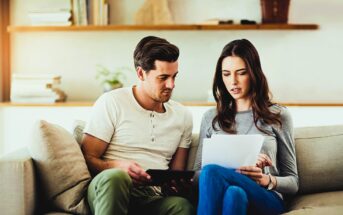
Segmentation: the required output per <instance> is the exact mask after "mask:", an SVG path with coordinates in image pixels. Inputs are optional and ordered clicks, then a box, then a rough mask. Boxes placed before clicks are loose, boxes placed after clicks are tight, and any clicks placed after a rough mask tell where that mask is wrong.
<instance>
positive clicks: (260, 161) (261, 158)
mask: <svg viewBox="0 0 343 215" xmlns="http://www.w3.org/2000/svg"><path fill="white" fill-rule="evenodd" d="M256 166H257V167H259V168H261V169H263V168H264V167H266V166H273V162H272V160H271V159H270V158H269V156H268V155H266V154H259V155H258V158H257V162H256Z"/></svg>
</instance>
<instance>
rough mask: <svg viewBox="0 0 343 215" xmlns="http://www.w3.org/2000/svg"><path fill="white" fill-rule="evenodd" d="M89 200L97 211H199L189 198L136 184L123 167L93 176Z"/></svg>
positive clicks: (111, 213)
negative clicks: (166, 194)
mask: <svg viewBox="0 0 343 215" xmlns="http://www.w3.org/2000/svg"><path fill="white" fill-rule="evenodd" d="M88 203H89V206H90V208H91V211H92V213H93V214H94V215H114V214H119V215H121V214H159V215H160V214H161V215H167V214H168V215H169V214H182V215H183V214H184V215H188V214H194V213H195V210H194V209H193V206H192V205H191V203H190V202H189V201H188V200H187V199H185V198H182V197H177V196H168V197H164V196H161V195H158V194H156V192H155V191H154V190H153V189H152V187H148V186H147V187H134V186H133V185H132V181H131V178H130V176H129V175H128V174H127V173H126V172H124V171H122V170H119V169H108V170H105V171H102V172H101V173H99V174H98V175H97V176H96V177H95V178H94V179H93V180H92V182H91V183H90V185H89V187H88Z"/></svg>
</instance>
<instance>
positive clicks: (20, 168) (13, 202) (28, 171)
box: [0, 149, 37, 214]
mask: <svg viewBox="0 0 343 215" xmlns="http://www.w3.org/2000/svg"><path fill="white" fill-rule="evenodd" d="M0 176H1V177H0V190H1V195H2V197H1V200H0V209H1V211H0V214H34V213H35V212H36V211H34V210H35V204H36V198H37V194H36V192H35V188H36V184H35V174H34V167H33V162H32V159H31V156H30V155H29V153H28V152H27V150H26V149H20V150H17V151H15V152H12V153H10V154H7V155H6V156H4V157H2V158H0Z"/></svg>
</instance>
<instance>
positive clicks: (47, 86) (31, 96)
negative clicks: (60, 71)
mask: <svg viewBox="0 0 343 215" xmlns="http://www.w3.org/2000/svg"><path fill="white" fill-rule="evenodd" d="M60 84H61V76H57V75H32V74H28V75H24V74H13V75H12V84H11V101H12V102H16V103H55V102H64V101H65V100H66V98H67V95H66V94H65V93H64V92H63V91H62V90H61V89H60V87H59V85H60Z"/></svg>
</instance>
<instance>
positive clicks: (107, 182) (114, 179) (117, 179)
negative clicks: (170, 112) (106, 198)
mask: <svg viewBox="0 0 343 215" xmlns="http://www.w3.org/2000/svg"><path fill="white" fill-rule="evenodd" d="M94 180H96V181H97V183H96V184H97V186H101V187H111V188H113V189H121V190H122V189H128V190H129V189H131V187H132V180H131V178H130V176H129V175H128V173H126V172H124V171H123V170H120V169H107V170H104V171H102V172H101V173H99V174H98V175H97V176H96V177H95V178H94Z"/></svg>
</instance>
